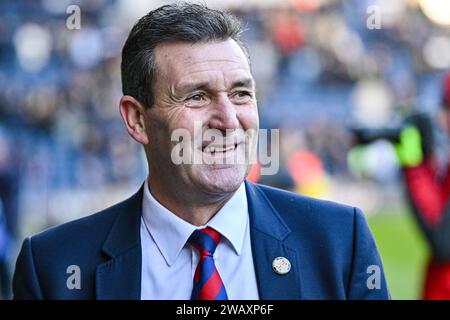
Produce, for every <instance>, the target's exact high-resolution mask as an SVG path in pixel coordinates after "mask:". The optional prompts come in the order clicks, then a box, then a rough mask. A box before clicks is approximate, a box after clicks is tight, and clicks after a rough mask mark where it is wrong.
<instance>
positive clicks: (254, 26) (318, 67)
mask: <svg viewBox="0 0 450 320" xmlns="http://www.w3.org/2000/svg"><path fill="white" fill-rule="evenodd" d="M423 2H424V1H419V0H415V1H413V0H410V1H407V0H395V1H394V0H384V1H381V0H379V1H376V0H373V1H369V0H365V1H361V0H349V1H339V0H292V1H287V0H286V1H281V0H280V1H268V0H266V1H262V0H258V1H256V0H251V1H250V0H246V1H242V0H228V1H226V0H221V1H206V3H207V4H209V5H211V6H212V7H222V8H226V9H228V10H230V11H232V12H233V13H235V14H236V15H238V16H239V17H240V18H242V19H243V21H244V22H245V25H246V32H245V33H244V39H245V41H246V42H247V43H248V47H249V49H250V54H251V57H252V69H253V73H254V76H255V78H256V83H257V92H258V102H259V108H260V117H261V127H262V128H280V129H281V141H280V144H281V153H280V154H281V168H280V173H279V174H277V175H276V176H262V177H261V179H260V181H261V182H263V183H268V184H272V185H275V186H281V187H284V188H288V189H291V190H294V191H299V192H302V193H306V194H309V195H313V196H318V197H324V198H328V199H333V200H338V201H343V202H348V203H351V204H353V205H358V206H360V207H361V208H363V209H364V211H365V212H367V213H373V212H379V211H382V210H383V209H385V208H386V207H387V206H389V208H388V209H389V210H390V211H392V212H396V211H402V210H396V208H402V206H404V202H403V200H402V188H401V183H400V181H399V177H400V175H399V173H398V167H397V165H396V162H395V157H394V155H393V151H392V148H391V147H390V146H389V144H386V143H382V142H381V143H377V144H375V145H373V146H371V147H370V148H371V149H370V150H371V151H369V152H368V153H367V154H366V155H365V156H364V158H363V160H361V162H362V164H361V163H360V165H358V164H357V165H356V166H354V167H355V168H354V167H353V166H352V165H350V166H349V162H348V161H347V154H348V152H349V150H350V149H351V147H352V137H351V135H350V133H349V131H348V130H347V129H346V128H347V127H348V126H349V125H351V124H353V123H358V124H364V125H366V126H379V125H386V124H389V123H391V122H393V121H396V120H398V119H399V118H401V117H403V116H404V115H406V114H409V113H411V112H413V111H416V110H420V111H427V112H431V113H432V112H434V111H435V110H436V109H437V108H438V106H439V102H440V100H439V99H440V89H441V88H440V81H441V77H442V74H443V72H444V71H445V70H448V69H449V68H450V28H449V24H450V22H449V21H448V19H449V18H447V21H446V20H445V17H444V18H443V17H441V16H440V15H439V13H437V12H436V11H437V10H436V9H433V8H431V9H430V8H428V7H427V6H426V5H424V4H423ZM444 2H445V1H444ZM132 3H133V4H132V5H130V2H129V1H125V0H85V1H81V0H80V1H75V0H73V1H68V0H40V1H36V0H22V1H14V0H2V1H1V2H0V199H1V202H2V204H3V206H2V207H3V212H4V215H5V218H6V225H7V230H8V232H9V233H10V234H11V235H12V237H14V238H15V239H17V240H20V239H22V238H23V236H24V235H29V234H31V233H34V232H37V231H39V230H42V229H43V228H46V227H48V226H51V225H55V224H58V223H62V222H64V221H67V220H70V219H73V218H76V217H79V216H80V215H83V214H88V213H92V212H93V211H95V210H98V209H101V208H103V207H105V206H107V205H109V204H112V203H114V202H115V201H117V200H118V199H121V198H123V197H124V196H125V195H127V194H131V193H132V192H133V191H134V190H135V189H136V188H138V187H139V185H140V184H141V182H142V181H143V179H144V178H145V176H146V167H145V161H144V156H143V154H142V151H141V150H140V148H139V146H138V145H137V144H136V143H135V142H133V141H132V140H131V139H130V138H129V137H128V136H127V134H126V131H125V129H124V127H123V125H122V122H121V119H120V117H119V113H118V102H119V99H120V96H121V85H120V50H121V47H122V45H123V43H124V40H125V39H126V36H127V33H128V31H129V30H130V28H131V27H132V24H133V23H134V21H135V20H136V19H137V18H139V17H140V16H142V15H143V14H144V13H146V12H147V11H149V10H151V9H153V8H155V7H157V6H159V5H161V4H163V3H165V1H143V0H139V1H133V2H132ZM72 4H75V5H79V7H80V9H81V28H80V29H79V30H77V29H75V30H69V29H68V28H67V27H66V19H67V18H68V16H69V14H67V13H66V9H67V7H68V6H69V5H72ZM370 5H375V6H377V8H379V9H380V10H381V11H380V13H381V29H369V28H368V27H367V19H368V17H369V14H368V13H367V8H368V7H369V6H370ZM433 10H434V11H433ZM433 14H434V15H433ZM449 16H450V15H449ZM446 24H447V25H446ZM305 152H307V153H305ZM296 159H297V160H298V159H304V160H305V161H306V162H304V163H301V165H298V166H297V165H295V164H296V163H297V164H298V163H299V162H298V161H297V162H295V161H294V160H296ZM289 163H291V164H292V163H294V165H289ZM361 167H364V168H362V169H361ZM313 169H314V170H316V171H314V172H316V173H317V174H316V175H314V176H313V178H312V179H309V180H308V181H306V180H305V179H303V180H304V181H303V182H302V181H301V180H302V179H296V176H297V175H298V173H299V172H300V176H302V173H305V172H309V171H310V170H313ZM296 170H300V171H298V172H297V171H296ZM314 177H316V178H314ZM305 181H306V182H305ZM403 211H404V210H403ZM395 297H396V296H395V294H394V298H395ZM397 297H400V298H401V297H402V296H400V294H399V296H397ZM405 297H411V295H408V294H406V295H405ZM412 297H413V296H412Z"/></svg>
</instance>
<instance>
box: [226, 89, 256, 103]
mask: <svg viewBox="0 0 450 320" xmlns="http://www.w3.org/2000/svg"><path fill="white" fill-rule="evenodd" d="M231 98H232V99H233V100H234V101H236V102H238V103H245V102H248V101H249V100H251V99H252V98H253V94H252V93H251V92H249V91H244V90H240V91H236V92H235V93H234V94H232V96H231Z"/></svg>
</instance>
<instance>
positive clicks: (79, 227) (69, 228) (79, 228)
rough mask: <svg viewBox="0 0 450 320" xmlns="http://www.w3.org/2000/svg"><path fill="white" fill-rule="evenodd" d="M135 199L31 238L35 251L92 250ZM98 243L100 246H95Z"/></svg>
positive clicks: (49, 229) (101, 241)
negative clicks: (59, 249)
mask: <svg viewBox="0 0 450 320" xmlns="http://www.w3.org/2000/svg"><path fill="white" fill-rule="evenodd" d="M135 197H136V195H134V196H133V197H131V198H129V199H126V200H124V201H122V202H119V203H117V204H115V205H112V206H110V207H108V208H106V209H103V210H101V211H99V212H96V213H93V214H91V215H88V216H85V217H82V218H79V219H76V220H73V221H69V222H66V223H63V224H61V225H58V226H54V227H50V228H48V229H46V230H44V231H41V232H39V233H37V234H35V235H33V236H31V237H30V240H31V242H32V243H33V249H35V248H36V249H39V248H40V247H45V248H47V249H46V251H48V248H56V249H57V248H61V249H64V250H66V249H69V248H73V249H77V250H92V248H97V249H99V248H98V246H100V243H103V241H104V240H105V238H106V236H107V235H108V232H109V230H110V229H111V227H112V225H113V224H114V222H115V220H116V218H117V217H118V216H119V214H120V213H121V212H124V211H126V210H127V208H128V207H129V204H130V202H131V201H133V198H135ZM96 243H98V246H96V245H95V244H96Z"/></svg>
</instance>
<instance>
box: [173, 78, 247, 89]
mask: <svg viewBox="0 0 450 320" xmlns="http://www.w3.org/2000/svg"><path fill="white" fill-rule="evenodd" d="M253 84H254V80H253V78H243V79H238V80H236V81H234V82H233V83H232V84H231V88H236V87H245V88H249V89H252V88H253ZM179 90H180V91H181V92H192V91H197V90H205V91H208V90H211V86H210V83H209V82H197V83H195V82H194V83H186V84H183V85H181V86H180V87H179Z"/></svg>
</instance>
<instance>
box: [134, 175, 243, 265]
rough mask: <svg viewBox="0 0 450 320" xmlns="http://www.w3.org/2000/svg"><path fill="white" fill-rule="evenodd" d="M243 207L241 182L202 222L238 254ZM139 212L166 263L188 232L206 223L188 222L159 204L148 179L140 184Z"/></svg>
mask: <svg viewBox="0 0 450 320" xmlns="http://www.w3.org/2000/svg"><path fill="white" fill-rule="evenodd" d="M247 208H248V207H247V195H246V192H245V184H244V183H242V184H241V186H240V187H239V188H238V190H237V191H236V192H235V194H234V195H233V196H232V197H231V198H230V200H228V201H227V203H226V204H225V205H224V206H223V207H222V208H221V209H220V210H219V211H218V212H217V213H216V214H215V215H214V217H213V218H212V219H211V220H210V221H208V223H207V224H206V226H209V227H211V228H214V229H215V230H217V231H218V232H220V233H221V234H222V236H223V237H225V238H226V239H227V240H228V241H229V243H230V244H231V246H232V247H233V249H234V251H235V252H236V254H238V255H240V254H241V252H242V247H243V244H244V237H245V232H246V229H247V223H248V209H247ZM142 216H143V220H144V224H145V227H146V229H147V231H148V232H149V233H150V235H151V237H152V238H153V240H154V241H155V243H156V245H157V246H158V249H159V251H160V252H161V254H162V255H163V257H164V259H165V260H166V262H167V264H168V265H169V266H171V265H172V264H174V263H175V261H176V259H177V258H178V255H179V254H180V252H181V250H182V249H183V247H184V245H185V244H186V242H187V241H188V239H189V237H190V236H191V234H192V232H194V230H195V229H200V228H203V227H206V226H202V227H197V226H195V225H192V224H190V223H189V222H187V221H185V220H183V219H181V218H180V217H178V216H177V215H176V214H174V213H172V212H171V211H169V210H168V209H167V208H165V207H164V206H162V205H161V204H160V203H159V202H158V201H157V200H156V199H155V198H154V197H153V195H152V194H151V192H150V189H149V186H148V179H147V180H146V181H145V186H144V196H143V203H142Z"/></svg>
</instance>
